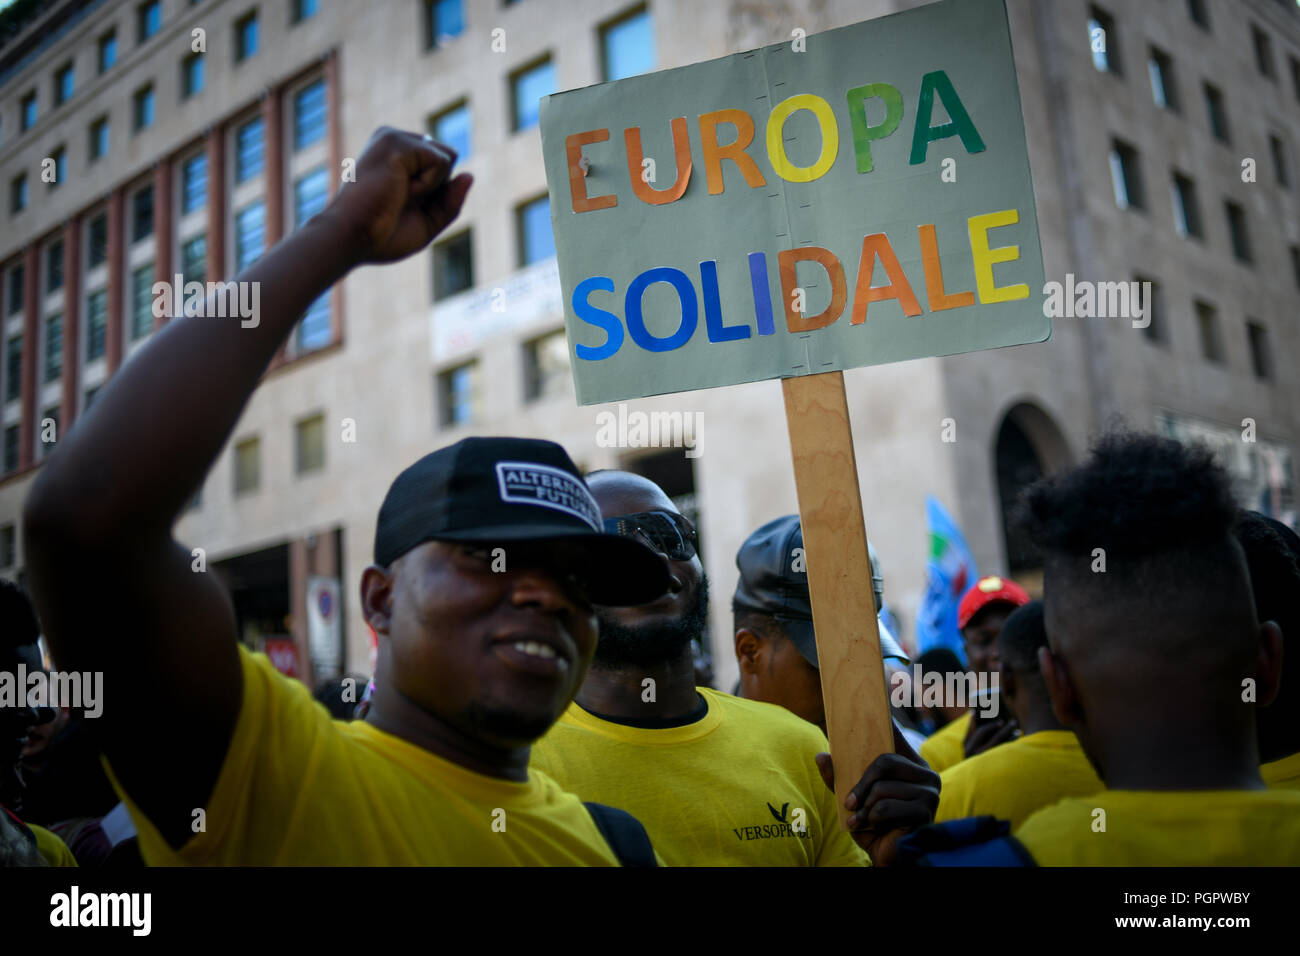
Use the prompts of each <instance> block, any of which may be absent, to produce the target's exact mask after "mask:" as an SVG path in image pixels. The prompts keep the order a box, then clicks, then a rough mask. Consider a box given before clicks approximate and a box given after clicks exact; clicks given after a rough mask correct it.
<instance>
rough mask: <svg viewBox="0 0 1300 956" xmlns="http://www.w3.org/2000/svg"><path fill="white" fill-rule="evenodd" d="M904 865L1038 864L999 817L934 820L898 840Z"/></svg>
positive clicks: (899, 859) (899, 853) (901, 863)
mask: <svg viewBox="0 0 1300 956" xmlns="http://www.w3.org/2000/svg"><path fill="white" fill-rule="evenodd" d="M897 865H901V866H1037V865H1038V864H1037V863H1036V862H1035V861H1034V858H1033V857H1032V856H1031V855H1030V853H1029V851H1028V850H1026V849H1025V846H1024V844H1023V843H1021V842H1020V841H1019V840H1017V839H1016V838H1015V837H1013V836H1012V835H1011V824H1010V823H1008V822H1007V821H1006V820H999V819H997V818H996V817H991V816H983V817H966V818H965V819H962V820H949V821H948V822H946V823H932V824H930V825H929V826H925V827H921V828H920V829H919V830H915V831H913V832H912V833H909V834H907V836H905V837H903V838H902V839H901V840H899V841H898V858H897Z"/></svg>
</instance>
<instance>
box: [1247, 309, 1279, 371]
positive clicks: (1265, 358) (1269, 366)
mask: <svg viewBox="0 0 1300 956" xmlns="http://www.w3.org/2000/svg"><path fill="white" fill-rule="evenodd" d="M1246 339H1247V341H1248V342H1249V344H1250V367H1251V368H1252V369H1254V371H1255V377H1256V378H1259V379H1270V378H1272V377H1273V353H1272V351H1271V350H1270V349H1269V347H1268V329H1266V328H1264V326H1262V325H1260V324H1259V323H1258V322H1252V321H1250V320H1249V319H1247V320H1246Z"/></svg>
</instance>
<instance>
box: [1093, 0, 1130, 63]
mask: <svg viewBox="0 0 1300 956" xmlns="http://www.w3.org/2000/svg"><path fill="white" fill-rule="evenodd" d="M1088 44H1089V47H1090V48H1091V50H1092V65H1093V66H1095V67H1096V68H1097V70H1098V72H1100V73H1114V74H1115V75H1116V76H1122V75H1123V72H1124V71H1123V70H1121V69H1120V66H1119V37H1118V36H1117V35H1116V33H1115V20H1114V18H1113V17H1112V16H1111V15H1110V14H1108V13H1106V12H1105V11H1104V10H1101V9H1100V8H1098V7H1093V8H1092V16H1090V17H1089V18H1088Z"/></svg>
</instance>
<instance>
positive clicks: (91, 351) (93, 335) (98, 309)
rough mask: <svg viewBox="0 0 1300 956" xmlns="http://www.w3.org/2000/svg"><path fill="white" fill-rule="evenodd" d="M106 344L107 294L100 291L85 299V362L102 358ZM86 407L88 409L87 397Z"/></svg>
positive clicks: (104, 291) (102, 290)
mask: <svg viewBox="0 0 1300 956" xmlns="http://www.w3.org/2000/svg"><path fill="white" fill-rule="evenodd" d="M107 344H108V292H107V291H106V290H104V289H100V290H99V291H98V292H92V293H91V294H90V295H89V296H87V297H86V361H87V362H90V361H93V360H94V359H97V358H100V357H102V356H103V354H104V351H105V347H106V346H107ZM86 407H87V408H89V407H90V403H89V396H87V404H86Z"/></svg>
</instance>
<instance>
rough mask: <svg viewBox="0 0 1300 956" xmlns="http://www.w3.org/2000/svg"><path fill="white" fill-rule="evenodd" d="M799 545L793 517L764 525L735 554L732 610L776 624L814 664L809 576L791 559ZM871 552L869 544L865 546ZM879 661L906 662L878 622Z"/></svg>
mask: <svg viewBox="0 0 1300 956" xmlns="http://www.w3.org/2000/svg"><path fill="white" fill-rule="evenodd" d="M802 547H803V528H802V527H800V525H799V516H798V515H785V516H784V517H781V518H776V519H774V520H772V521H769V522H768V523H767V524H765V525H763V526H762V527H761V528H759V529H758V530H757V531H755V532H754V533H753V534H751V535H750V536H749V537H748V538H746V539H745V543H744V544H742V545H741V546H740V550H739V551H737V552H736V567H737V568H739V569H740V580H739V581H737V582H736V593H735V595H734V596H733V597H732V599H731V602H732V606H733V607H736V608H748V609H749V610H751V611H758V612H759V613H760V614H767V615H769V616H771V617H774V618H776V619H777V620H778V621H780V622H781V625H782V627H783V628H784V630H785V633H786V635H787V636H788V637H789V638H790V641H791V642H792V643H793V644H794V646H795V648H796V649H797V650H798V651H799V654H800V655H801V656H802V657H803V659H804V660H806V661H807V662H808V663H809V664H811V665H812V666H813V667H816V666H817V640H816V636H815V632H814V630H813V618H812V599H811V598H810V597H809V595H808V572H807V571H804V570H796V567H799V568H802V567H803V566H804V565H803V563H802V562H796V561H795V554H794V551H795V549H796V548H802ZM868 547H869V548H870V542H868ZM870 550H871V585H872V592H873V593H874V595H875V600H876V611H877V614H879V611H880V605H881V602H882V601H883V599H884V593H885V588H884V579H883V578H882V577H881V576H880V570H879V569H880V564H879V562H878V561H877V559H876V554H875V549H874V548H870ZM877 627H878V630H879V633H880V654H881V657H882V658H889V657H893V658H897V659H898V660H900V661H903V662H904V663H908V659H907V655H906V654H905V653H904V652H903V649H902V648H901V647H899V646H898V642H897V641H896V640H894V636H893V635H892V634H890V633H889V630H888V628H886V627H885V625H884V623H883V622H879V621H878V624H877Z"/></svg>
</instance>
